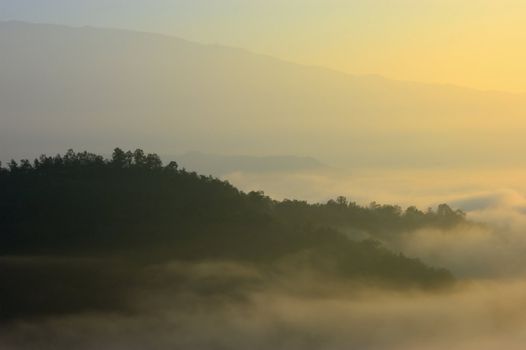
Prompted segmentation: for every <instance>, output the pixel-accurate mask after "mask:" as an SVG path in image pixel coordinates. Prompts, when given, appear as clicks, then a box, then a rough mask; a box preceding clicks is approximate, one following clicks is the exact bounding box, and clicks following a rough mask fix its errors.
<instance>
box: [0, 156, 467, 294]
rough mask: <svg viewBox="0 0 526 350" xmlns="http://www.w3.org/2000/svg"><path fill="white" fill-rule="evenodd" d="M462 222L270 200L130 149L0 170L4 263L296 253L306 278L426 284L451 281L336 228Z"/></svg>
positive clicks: (246, 258) (392, 209)
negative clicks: (323, 275) (7, 259)
mask: <svg viewBox="0 0 526 350" xmlns="http://www.w3.org/2000/svg"><path fill="white" fill-rule="evenodd" d="M464 220H465V219H464V215H463V213H462V212H458V211H453V210H451V209H450V208H449V207H448V206H447V205H442V206H440V207H439V209H438V210H437V211H432V210H429V211H427V212H421V211H419V210H418V209H416V208H414V207H412V208H408V209H406V210H402V209H401V208H399V207H397V206H389V205H378V204H375V203H373V204H371V205H370V206H367V207H363V206H359V205H357V204H355V203H349V202H348V201H347V200H346V199H345V198H343V197H341V198H338V199H336V200H331V201H329V202H328V203H326V204H309V203H306V202H302V201H290V200H285V201H275V200H272V199H270V198H268V197H266V196H265V195H264V194H263V193H261V192H251V193H243V192H241V191H239V190H238V189H236V188H235V187H233V186H232V185H230V184H229V183H228V182H225V181H221V180H218V179H216V178H212V177H205V176H200V175H198V174H196V173H193V172H188V171H186V170H185V169H179V168H178V165H177V163H175V162H171V163H170V164H168V165H163V164H162V162H161V160H160V158H159V157H158V156H157V155H155V154H145V153H144V152H143V151H141V150H136V151H135V152H124V151H122V150H120V149H115V151H114V153H113V156H112V158H111V159H104V158H103V157H102V156H99V155H95V154H91V153H87V152H83V153H75V152H73V151H68V152H67V153H66V154H64V155H63V156H60V155H57V156H55V157H47V156H41V157H40V158H38V159H36V160H34V161H33V162H30V161H28V160H22V161H20V162H15V161H11V162H10V163H9V164H7V167H3V168H2V169H1V170H0V249H1V252H0V254H1V255H4V256H17V255H24V256H28V255H35V256H36V255H39V256H72V255H76V256H79V255H80V256H110V255H112V256H113V255H118V256H124V257H132V256H133V259H135V260H141V261H144V262H145V263H147V262H151V261H166V260H184V261H208V260H228V261H238V262H246V263H251V264H260V265H262V266H270V265H272V264H275V263H276V262H277V261H283V260H286V259H292V258H293V257H297V256H300V255H301V256H302V261H303V263H304V264H305V266H308V268H312V269H328V270H330V271H328V272H330V273H331V274H335V275H338V276H341V277H344V278H360V279H376V280H385V281H388V282H393V283H396V284H405V283H406V284H411V285H413V284H420V285H435V284H441V283H445V282H449V281H451V279H452V277H451V274H450V273H449V272H447V271H445V270H441V269H435V268H431V267H428V266H426V265H424V264H423V263H421V262H420V261H419V260H416V259H411V258H408V257H405V256H403V255H402V254H398V253H396V254H395V253H393V252H390V251H388V250H387V249H385V248H383V247H381V245H380V244H379V243H378V242H377V241H374V240H371V239H367V240H364V241H357V240H352V239H349V236H348V235H347V234H344V233H341V232H340V231H339V229H340V228H342V227H345V228H352V229H355V230H360V231H362V232H365V233H367V234H369V235H370V236H371V237H380V236H385V235H389V234H396V233H397V232H401V231H405V230H412V229H415V228H419V227H426V226H434V227H437V226H439V227H444V226H452V225H456V224H458V223H460V222H462V221H464ZM342 232H343V231H342ZM130 259H131V258H130ZM292 260H294V259H292ZM328 262H330V263H328ZM328 266H330V268H328Z"/></svg>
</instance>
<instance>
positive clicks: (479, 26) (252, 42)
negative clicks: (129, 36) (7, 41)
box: [0, 0, 526, 92]
mask: <svg viewBox="0 0 526 350" xmlns="http://www.w3.org/2000/svg"><path fill="white" fill-rule="evenodd" d="M2 19H16V20H28V21H36V22H47V23H63V24H70V25H93V26H104V27H117V28H128V29H136V30H142V31H150V32H161V33H166V34H170V35H175V36H180V37H183V38H187V39H190V40H195V41H199V42H204V43H217V44H223V45H231V46H237V47H243V48H246V49H249V50H251V51H255V52H259V53H264V54H269V55H272V56H276V57H280V58H283V59H286V60H290V61H294V62H298V63H303V64H309V65H320V66H325V67H329V68H332V69H336V70H341V71H345V72H349V73H354V74H379V75H382V76H385V77H389V78H394V79H400V80H413V81H421V82H430V83H447V84H455V85H462V86H469V87H474V88H478V89H489V90H505V91H515V92H519V91H521V92H526V79H525V77H526V65H525V64H524V62H526V1H524V0H148V1H147V0H127V1H124V0H92V1H89V2H88V1H85V0H18V1H3V0H0V20H2Z"/></svg>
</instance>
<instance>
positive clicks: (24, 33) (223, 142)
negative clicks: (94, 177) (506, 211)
mask: <svg viewBox="0 0 526 350" xmlns="http://www.w3.org/2000/svg"><path fill="white" fill-rule="evenodd" d="M0 52H1V55H0V153H1V154H0V159H3V160H5V159H8V158H10V157H21V156H26V155H27V156H33V155H36V154H35V152H37V150H38V151H39V152H48V153H49V152H57V151H60V150H63V149H65V148H69V147H73V148H76V149H86V148H89V149H93V150H96V151H98V152H101V153H103V152H105V151H107V150H108V149H112V148H113V147H114V146H115V145H116V144H118V145H122V146H125V147H132V146H133V147H135V146H141V147H142V148H146V149H156V150H158V151H159V152H160V153H163V154H176V153H181V152H186V151H189V150H199V151H203V152H206V153H218V154H247V155H266V154H307V155H310V156H313V157H316V158H318V159H322V160H324V161H328V162H331V163H333V164H337V165H340V164H344V165H349V164H353V165H356V164H379V165H389V164H391V163H396V164H408V165H415V164H416V165H435V164H441V165H448V164H465V163H476V164H484V163H487V162H507V163H513V164H516V163H517V162H523V157H522V154H521V150H522V149H523V148H524V146H526V141H525V140H524V138H523V131H524V123H523V121H522V120H523V117H524V115H525V114H526V98H525V96H524V95H518V94H508V93H500V92H484V91H477V90H470V89H464V88H459V87H453V86H445V85H444V86H442V85H426V84H419V83H412V82H402V81H392V80H387V79H383V78H381V77H376V76H352V75H348V74H343V73H340V72H336V71H331V70H328V69H324V68H318V67H308V66H302V65H297V64H292V63H288V62H284V61H281V60H278V59H275V58H272V57H268V56H264V55H257V54H253V53H250V52H247V51H245V50H241V49H234V48H228V47H221V46H216V45H202V44H197V43H192V42H188V41H185V40H181V39H177V38H173V37H168V36H163V35H157V34H148V33H139V32H132V31H123V30H112V29H96V28H89V27H83V28H71V27H64V26H56V25H45V24H29V23H21V22H2V23H0ZM503 135H505V137H503ZM503 139H504V140H506V142H502V140H503Z"/></svg>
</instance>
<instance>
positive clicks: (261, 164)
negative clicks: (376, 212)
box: [163, 152, 328, 176]
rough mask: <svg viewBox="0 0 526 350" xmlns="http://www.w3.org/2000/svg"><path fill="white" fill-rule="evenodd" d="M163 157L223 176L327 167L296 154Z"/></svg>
mask: <svg viewBox="0 0 526 350" xmlns="http://www.w3.org/2000/svg"><path fill="white" fill-rule="evenodd" d="M163 158H164V159H172V160H176V161H177V162H178V163H179V165H180V166H182V167H184V168H186V169H189V170H193V171H196V172H198V173H201V174H211V175H214V176H224V175H228V174H231V173H235V172H249V173H252V172H253V173H265V172H291V171H316V170H323V169H328V167H327V166H326V165H325V164H323V163H321V162H320V161H318V160H317V159H314V158H312V157H298V156H263V157H262V156H259V157H258V156H243V155H235V156H234V155H232V156H225V155H218V154H208V153H202V152H187V153H185V154H182V155H180V156H177V157H170V156H165V157H163Z"/></svg>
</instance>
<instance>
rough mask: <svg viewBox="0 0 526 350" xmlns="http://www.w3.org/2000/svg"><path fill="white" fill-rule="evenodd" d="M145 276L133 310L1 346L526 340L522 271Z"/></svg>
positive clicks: (33, 330)
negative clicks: (436, 283) (431, 279)
mask: <svg viewBox="0 0 526 350" xmlns="http://www.w3.org/2000/svg"><path fill="white" fill-rule="evenodd" d="M146 275H148V276H149V277H148V278H147V279H145V283H144V286H145V287H144V289H140V290H135V291H133V297H132V298H131V300H132V303H133V310H132V311H128V312H125V313H122V312H121V313H117V312H115V313H107V314H102V313H83V314H73V315H67V316H61V317H57V316H55V317H47V318H40V319H30V320H24V321H19V322H15V323H11V324H10V325H8V326H7V327H3V328H2V329H1V330H0V344H1V345H2V349H6V350H11V349H13V350H14V349H17V350H19V349H24V350H25V349H28V350H29V349H36V348H38V349H42V350H47V349H54V350H62V349H71V348H75V349H80V350H84V349H102V350H106V349H108V350H109V349H112V350H114V349H146V348H147V349H159V350H162V349H233V350H236V349H240V350H241V349H247V348H250V349H271V348H272V349H283V350H285V349H313V350H314V349H349V348H359V349H380V350H382V349H386V350H387V349H395V350H397V349H400V350H402V349H415V350H416V349H444V348H449V349H453V350H457V349H458V350H469V349H496V348H507V349H522V347H523V344H524V340H526V315H524V313H523V309H524V307H526V296H525V295H524V288H526V283H525V282H524V281H520V280H499V281H492V280H476V281H469V282H467V281H464V282H459V283H458V284H457V285H456V286H455V287H452V288H449V289H447V290H443V291H434V292H423V291H417V290H404V291H396V290H385V289H379V288H375V287H371V286H364V285H357V284H345V283H326V282H327V281H325V282H323V281H322V280H316V279H312V278H307V279H305V278H304V277H305V276H296V277H292V278H287V279H286V280H283V279H269V278H264V279H263V280H264V282H261V281H262V275H261V272H258V271H257V270H251V269H250V268H247V267H239V266H235V265H233V264H228V263H208V264H196V265H192V266H189V265H184V266H182V265H180V264H178V263H171V264H167V265H163V266H158V267H156V268H153V269H151V270H149V271H147V274H146ZM170 276H172V278H170ZM173 276H178V278H177V279H174V278H173ZM181 280H184V281H185V283H184V285H185V288H181V286H180V282H181ZM160 281H162V283H160ZM176 281H178V282H177V283H176ZM218 285H222V286H223V287H224V288H223V289H220V288H218V287H217V286H218Z"/></svg>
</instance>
